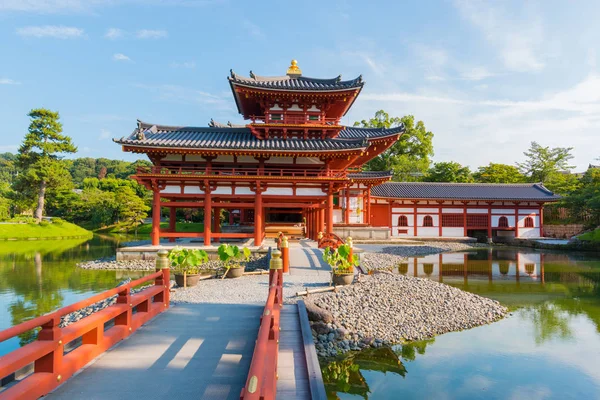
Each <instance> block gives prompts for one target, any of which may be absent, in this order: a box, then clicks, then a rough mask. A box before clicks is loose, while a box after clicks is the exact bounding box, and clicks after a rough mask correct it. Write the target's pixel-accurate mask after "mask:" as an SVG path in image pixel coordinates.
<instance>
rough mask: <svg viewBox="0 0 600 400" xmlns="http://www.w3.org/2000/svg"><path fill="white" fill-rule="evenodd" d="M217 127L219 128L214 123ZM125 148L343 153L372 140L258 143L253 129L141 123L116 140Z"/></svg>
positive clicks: (342, 139)
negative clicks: (125, 135)
mask: <svg viewBox="0 0 600 400" xmlns="http://www.w3.org/2000/svg"><path fill="white" fill-rule="evenodd" d="M213 125H216V124H215V123H214V122H213ZM113 140H114V141H115V142H116V143H119V144H121V145H129V146H136V147H163V148H187V149H190V148H191V149H214V150H219V149H236V150H237V149H239V150H265V151H282V150H283V151H339V150H354V149H365V148H367V147H368V139H367V138H366V137H364V138H359V137H356V138H341V139H340V138H334V139H287V140H284V139H258V138H256V137H255V136H254V135H253V134H252V132H251V130H250V129H249V128H237V127H224V126H223V125H222V124H219V125H218V127H217V126H213V127H187V126H167V125H153V124H149V123H145V122H142V121H138V127H137V129H135V130H134V131H133V132H132V133H131V135H129V136H128V137H123V138H121V139H113Z"/></svg>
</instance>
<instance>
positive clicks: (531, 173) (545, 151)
mask: <svg viewBox="0 0 600 400" xmlns="http://www.w3.org/2000/svg"><path fill="white" fill-rule="evenodd" d="M571 150H573V148H572V147H554V148H550V147H543V146H541V145H539V144H538V143H537V142H531V146H530V147H529V150H527V151H526V152H524V153H523V154H525V156H526V157H527V158H526V160H525V162H523V163H517V166H518V167H519V170H520V171H521V173H523V175H525V176H527V178H528V179H529V180H530V181H532V182H541V183H546V182H547V181H548V179H549V178H550V177H551V176H552V175H553V174H556V173H559V172H567V171H569V170H570V169H573V167H572V166H570V165H569V160H571V159H572V158H573V156H572V155H571Z"/></svg>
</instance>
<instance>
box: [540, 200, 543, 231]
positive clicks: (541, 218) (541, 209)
mask: <svg viewBox="0 0 600 400" xmlns="http://www.w3.org/2000/svg"><path fill="white" fill-rule="evenodd" d="M540 237H544V207H543V206H540Z"/></svg>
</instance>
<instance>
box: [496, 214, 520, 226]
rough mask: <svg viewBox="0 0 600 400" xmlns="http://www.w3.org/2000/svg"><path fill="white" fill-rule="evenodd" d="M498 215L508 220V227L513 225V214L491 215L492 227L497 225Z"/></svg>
mask: <svg viewBox="0 0 600 400" xmlns="http://www.w3.org/2000/svg"><path fill="white" fill-rule="evenodd" d="M500 217H506V219H507V220H508V226H509V227H511V228H512V227H514V226H515V216H514V215H492V227H494V228H496V227H498V222H499V221H500Z"/></svg>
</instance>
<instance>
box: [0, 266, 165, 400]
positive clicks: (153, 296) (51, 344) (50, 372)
mask: <svg viewBox="0 0 600 400" xmlns="http://www.w3.org/2000/svg"><path fill="white" fill-rule="evenodd" d="M151 281H154V285H152V286H150V287H147V288H144V289H143V290H141V291H139V292H137V293H135V294H132V293H131V289H132V288H134V287H136V286H139V285H143V284H145V283H147V282H151ZM169 289H170V288H169V269H168V268H164V269H162V270H161V271H157V272H155V273H153V274H151V275H148V276H145V277H143V278H140V279H137V280H135V281H132V282H130V283H128V284H127V285H123V286H119V287H116V288H114V289H111V290H108V291H106V292H104V293H100V294H97V295H95V296H92V297H90V298H88V299H86V300H82V301H80V302H77V303H75V304H71V305H70V306H67V307H63V308H61V309H60V310H57V311H55V312H53V313H50V314H47V315H43V316H41V317H37V318H34V319H32V320H30V321H26V322H23V323H21V324H19V325H16V326H13V327H12V328H9V329H6V330H4V331H1V332H0V342H4V341H6V340H8V339H11V338H13V337H15V336H18V335H20V334H22V333H25V332H28V331H31V330H33V329H37V328H41V330H40V331H39V333H38V335H37V340H36V341H34V342H32V343H29V344H26V345H25V346H23V347H21V348H19V349H17V350H14V351H12V352H10V353H8V354H6V355H4V356H2V357H0V379H3V378H5V377H10V376H11V375H12V374H14V373H16V372H17V371H19V370H21V369H23V368H25V367H27V366H29V365H31V364H33V373H31V374H30V375H28V376H26V377H25V378H24V379H22V380H20V381H16V382H13V383H12V384H9V385H7V388H6V389H5V390H4V391H1V392H0V400H8V399H10V400H15V399H37V398H38V397H41V396H43V395H45V394H47V393H49V392H50V391H52V390H53V389H55V388H56V387H57V386H58V385H60V384H61V383H62V382H64V381H65V380H67V379H69V378H70V377H71V376H72V375H73V374H74V373H75V372H77V371H78V370H79V369H81V368H82V367H84V366H85V365H86V364H87V363H88V362H90V361H92V360H93V359H94V358H95V357H97V356H98V355H100V354H101V353H103V352H104V351H106V350H108V349H109V348H110V347H112V346H113V345H114V344H116V343H117V342H119V341H120V340H122V339H124V338H126V337H127V336H129V335H131V334H132V333H133V332H135V331H136V330H137V329H138V328H139V327H140V326H142V325H143V324H144V323H145V322H147V321H148V320H150V319H152V318H153V317H154V316H156V315H157V314H159V313H161V312H163V311H165V310H166V309H167V308H168V307H169ZM115 295H116V296H117V301H116V303H115V304H113V305H111V306H108V307H106V308H104V309H102V310H100V311H98V312H95V313H93V314H91V315H89V316H87V317H85V318H83V319H81V320H79V321H77V322H74V323H72V324H70V325H67V326H65V327H60V322H61V317H63V316H64V315H67V314H70V313H72V312H75V311H79V310H81V309H82V308H85V307H88V306H90V305H92V304H94V303H97V302H99V301H102V300H105V299H107V298H109V297H112V296H115ZM111 322H114V325H112V326H111ZM105 324H106V326H107V328H106V327H105ZM78 339H80V340H81V344H80V345H79V346H78V347H75V343H77V342H76V341H77V340H78ZM69 344H71V346H68V345H69ZM65 347H67V349H68V348H69V347H71V348H73V350H71V351H68V350H67V352H65Z"/></svg>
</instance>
